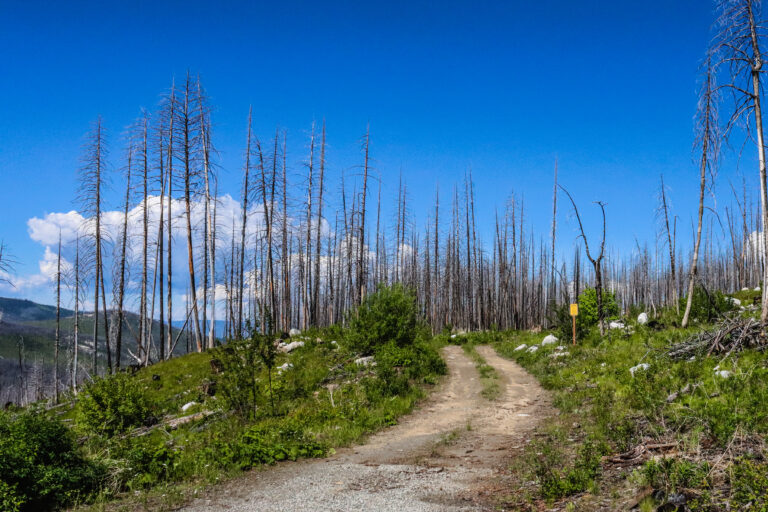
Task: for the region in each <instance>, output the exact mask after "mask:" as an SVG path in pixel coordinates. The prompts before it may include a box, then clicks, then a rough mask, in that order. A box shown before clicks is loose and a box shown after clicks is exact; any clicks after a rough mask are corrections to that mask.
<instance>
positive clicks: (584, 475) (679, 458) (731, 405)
mask: <svg viewBox="0 0 768 512" xmlns="http://www.w3.org/2000/svg"><path fill="white" fill-rule="evenodd" d="M750 293H753V294H754V293H757V292H750ZM744 294H746V292H744ZM631 327H632V329H633V330H634V332H630V333H627V332H619V331H618V330H616V331H609V332H608V334H607V335H606V336H605V337H604V338H600V337H599V335H597V333H595V332H592V333H591V334H590V335H589V336H588V337H587V338H586V339H583V340H580V341H579V344H578V345H577V346H575V347H574V346H570V345H569V346H568V348H567V355H565V356H555V354H556V353H557V352H558V350H557V348H556V347H554V346H553V345H549V346H539V349H538V351H535V352H529V351H526V350H519V351H516V350H515V348H516V347H517V346H519V345H520V344H522V343H525V344H527V345H528V346H531V345H535V344H539V343H540V342H541V339H542V338H543V336H544V334H543V333H542V334H532V333H527V332H524V333H507V334H505V335H503V336H502V339H501V340H498V339H497V341H495V342H494V347H495V349H496V350H497V352H498V353H499V354H500V355H502V356H503V357H507V358H510V359H513V360H515V361H517V362H518V363H519V364H521V365H522V366H523V367H524V368H526V369H527V370H528V371H529V372H531V373H532V374H533V375H535V376H536V377H537V378H538V379H539V381H540V382H541V383H542V385H543V386H544V387H545V388H546V389H548V390H550V392H551V393H552V395H553V401H554V405H555V406H556V407H557V408H558V409H559V410H560V415H559V416H558V418H556V419H555V420H554V425H555V426H556V430H558V432H556V433H553V432H552V431H541V432H540V437H539V438H538V439H537V440H536V441H534V442H533V443H531V446H530V447H529V455H530V457H529V460H528V464H527V468H521V469H520V474H519V478H520V481H521V482H522V481H524V479H525V478H529V479H530V478H532V479H534V481H535V482H536V485H537V489H538V490H537V493H535V495H534V496H533V497H531V496H528V498H525V499H523V498H519V496H522V494H519V495H518V498H516V499H519V501H518V502H517V503H516V504H518V505H520V506H521V507H522V505H521V503H523V502H528V503H530V502H531V500H533V501H536V500H539V499H543V500H545V501H552V500H557V499H560V498H562V497H565V496H569V495H573V494H578V493H583V492H584V491H591V492H592V494H594V493H603V494H606V493H609V492H610V491H609V489H613V490H614V491H615V490H616V489H618V488H620V487H622V486H626V485H628V484H627V482H628V480H627V474H623V476H621V477H616V478H613V476H612V477H611V479H612V481H611V482H608V481H607V480H609V478H607V477H606V478H605V481H603V482H602V483H601V473H602V472H603V471H609V470H610V468H606V467H603V468H602V470H601V465H600V464H599V463H598V464H597V465H595V460H598V461H599V457H600V456H602V455H605V454H619V453H623V452H627V451H629V450H631V449H633V448H635V447H636V446H638V445H647V444H653V443H662V442H665V443H668V442H671V443H674V446H675V448H674V452H675V453H676V455H674V457H672V459H670V460H672V461H673V462H670V463H661V464H657V465H656V466H653V465H652V463H648V464H646V465H644V466H641V467H640V468H639V469H638V470H637V475H636V477H635V478H636V482H635V484H633V485H634V486H635V487H637V486H642V485H649V486H651V487H653V488H654V489H656V490H657V491H659V492H660V494H659V495H657V496H662V497H663V496H669V495H671V494H673V493H678V492H683V493H685V492H688V489H694V488H695V489H697V493H698V495H697V496H698V497H696V498H695V499H693V498H691V499H692V501H691V502H690V503H689V504H688V506H689V508H690V509H691V510H708V508H707V507H714V508H717V507H718V506H722V505H723V503H725V501H726V500H729V499H730V500H733V498H732V497H731V494H734V495H745V496H746V495H749V492H748V490H745V488H744V487H745V485H746V483H745V482H746V481H747V479H746V478H741V480H738V479H735V478H734V477H733V472H734V468H735V467H736V466H735V465H734V464H733V463H732V461H731V455H733V456H735V455H736V454H738V453H739V449H736V446H743V447H746V448H742V450H746V452H747V453H748V454H749V455H750V456H751V457H753V458H754V459H755V460H754V465H753V467H754V468H756V469H754V470H753V473H756V474H760V475H761V478H763V480H761V481H768V478H766V475H768V463H767V462H766V461H767V460H768V458H767V456H768V454H767V453H766V452H765V450H764V449H763V444H764V443H763V441H762V440H763V439H764V437H765V435H766V434H768V358H767V357H766V355H765V354H764V353H763V352H760V351H755V350H747V351H744V352H740V353H738V354H732V355H731V356H730V357H727V358H723V357H722V356H717V357H706V356H698V357H696V358H695V359H693V360H684V361H676V360H672V359H670V358H669V357H668V355H667V349H668V347H669V346H670V345H671V344H673V343H676V342H679V341H681V340H683V339H685V338H686V337H687V336H689V335H691V334H692V333H693V332H695V330H696V329H700V328H701V327H697V328H690V329H685V330H682V329H677V328H668V329H663V330H660V331H656V330H652V329H649V328H647V327H645V326H640V325H632V326H631ZM496 337H497V338H498V336H496ZM561 351H562V349H561ZM639 364H647V365H648V368H647V369H644V368H643V367H641V368H639V369H637V370H636V371H635V372H634V375H633V374H632V373H631V372H630V368H633V367H637V366H638V365H639ZM716 368H717V369H718V370H728V371H729V372H731V375H730V377H728V378H722V377H721V376H719V375H718V374H716ZM726 450H727V453H728V457H725V458H723V457H722V456H723V454H725V453H726ZM654 455H660V456H664V452H660V453H655V454H654ZM596 458H597V459H596ZM713 459H714V460H715V461H718V462H719V466H718V468H717V470H716V471H715V470H713V469H712V468H711V467H708V466H706V465H707V464H710V463H711V462H712V460H713ZM720 459H722V460H720ZM662 460H665V459H662ZM702 472H705V473H707V476H708V477H707V478H702V477H701V474H702ZM614 476H615V475H614ZM572 484H575V485H572ZM630 487H631V485H630ZM739 493H741V494H739ZM513 494H514V493H513ZM589 494H590V493H589V492H587V495H589ZM691 496H693V495H691ZM584 499H586V498H584ZM745 499H746V498H745ZM760 500H762V501H759V500H758V501H756V502H755V503H759V504H762V505H761V506H763V507H768V502H766V500H765V498H760ZM734 503H739V504H740V505H742V506H745V505H746V504H747V501H741V502H739V501H731V504H732V506H733V504H734ZM697 507H698V508H697ZM763 509H765V508H761V509H760V510H763Z"/></svg>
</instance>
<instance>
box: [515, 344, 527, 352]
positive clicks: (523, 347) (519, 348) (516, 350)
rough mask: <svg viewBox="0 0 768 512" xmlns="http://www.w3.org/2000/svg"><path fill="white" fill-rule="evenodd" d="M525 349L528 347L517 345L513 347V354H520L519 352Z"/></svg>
mask: <svg viewBox="0 0 768 512" xmlns="http://www.w3.org/2000/svg"><path fill="white" fill-rule="evenodd" d="M527 348H528V345H526V344H525V343H523V344H522V345H518V346H517V347H515V352H520V351H521V350H525V349H527Z"/></svg>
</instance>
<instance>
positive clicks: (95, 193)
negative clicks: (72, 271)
mask: <svg viewBox="0 0 768 512" xmlns="http://www.w3.org/2000/svg"><path fill="white" fill-rule="evenodd" d="M106 153H107V152H106V143H105V135H104V127H103V126H102V121H101V116H99V117H98V118H97V119H96V122H95V123H94V125H93V128H92V129H91V132H90V133H89V134H88V137H87V142H86V144H85V147H84V155H83V166H82V168H81V169H80V197H79V199H80V202H81V204H82V206H83V211H84V212H85V213H86V215H87V216H88V217H90V218H92V219H93V223H94V226H93V232H92V235H91V236H92V237H93V242H94V251H95V254H94V257H93V260H94V265H95V274H96V276H95V279H94V285H93V295H94V299H93V371H92V374H93V376H94V377H95V376H97V375H98V357H99V351H98V348H99V291H100V289H99V285H100V284H101V283H103V279H102V274H103V267H102V259H101V245H102V233H101V210H102V200H103V198H102V188H103V186H104V173H105V170H106V156H107V154H106ZM102 301H103V297H102ZM105 309H106V308H105ZM106 317H107V312H106V311H104V320H105V323H106ZM105 334H106V340H107V358H108V360H109V354H110V350H109V330H108V329H105Z"/></svg>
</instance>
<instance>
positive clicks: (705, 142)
mask: <svg viewBox="0 0 768 512" xmlns="http://www.w3.org/2000/svg"><path fill="white" fill-rule="evenodd" d="M706 65H707V70H706V74H705V78H704V83H703V84H702V89H701V96H700V98H699V106H698V112H697V119H696V129H697V131H698V134H697V136H696V142H695V144H694V145H695V147H698V146H700V147H701V158H700V161H699V212H698V224H697V228H696V241H695V242H694V246H693V261H691V268H690V271H689V274H688V300H687V301H686V304H685V313H683V322H682V324H681V325H682V326H683V327H687V326H688V320H689V318H690V314H691V305H692V304H693V289H694V286H695V284H696V274H697V272H698V261H699V249H700V245H701V230H702V224H703V219H704V191H705V189H706V184H707V171H709V172H710V174H711V176H712V179H713V181H714V169H715V168H716V167H715V166H716V164H717V156H718V152H719V147H720V146H719V145H720V136H719V134H718V128H717V126H718V124H717V101H716V94H717V86H716V84H715V75H714V72H713V69H712V61H711V56H710V57H708V58H707V64H706Z"/></svg>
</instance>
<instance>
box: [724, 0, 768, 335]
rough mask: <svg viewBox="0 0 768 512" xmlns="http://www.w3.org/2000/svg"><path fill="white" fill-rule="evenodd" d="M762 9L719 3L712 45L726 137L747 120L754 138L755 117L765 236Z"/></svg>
mask: <svg viewBox="0 0 768 512" xmlns="http://www.w3.org/2000/svg"><path fill="white" fill-rule="evenodd" d="M759 9H760V0H718V3H717V11H718V18H717V25H718V26H719V28H720V32H719V33H718V34H717V36H716V37H715V40H714V42H713V48H712V50H713V53H716V55H717V63H716V64H715V67H720V66H724V67H726V69H727V75H728V81H727V82H726V83H724V84H723V86H722V87H724V88H727V89H729V90H730V91H731V93H732V96H733V113H732V114H731V117H730V119H729V121H728V124H727V126H726V129H725V134H726V136H727V135H728V133H729V131H730V129H731V128H732V127H733V126H734V125H735V124H736V123H737V122H738V121H740V120H746V121H747V123H746V125H747V126H746V128H747V131H748V132H750V135H751V126H750V124H749V120H750V117H751V116H752V115H754V123H755V135H756V136H757V137H756V140H755V144H756V146H757V156H758V162H759V180H760V211H761V221H762V222H761V224H762V228H763V233H766V227H768V190H767V188H766V162H765V137H764V134H763V114H762V107H761V104H760V97H761V90H762V84H761V77H760V74H761V73H762V68H763V55H762V53H761V48H760V45H761V43H762V42H763V41H762V40H763V38H764V37H765V36H764V34H763V32H764V31H763V29H764V27H763V26H762V25H761V24H759V23H757V22H756V21H755V11H756V10H758V11H759ZM762 242H763V244H762V245H763V247H762V250H763V254H764V256H763V257H764V259H765V258H767V257H768V236H763V241H762ZM763 283H768V265H765V264H764V265H763ZM760 319H761V322H762V324H763V326H768V287H766V286H763V287H762V313H761V316H760Z"/></svg>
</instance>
